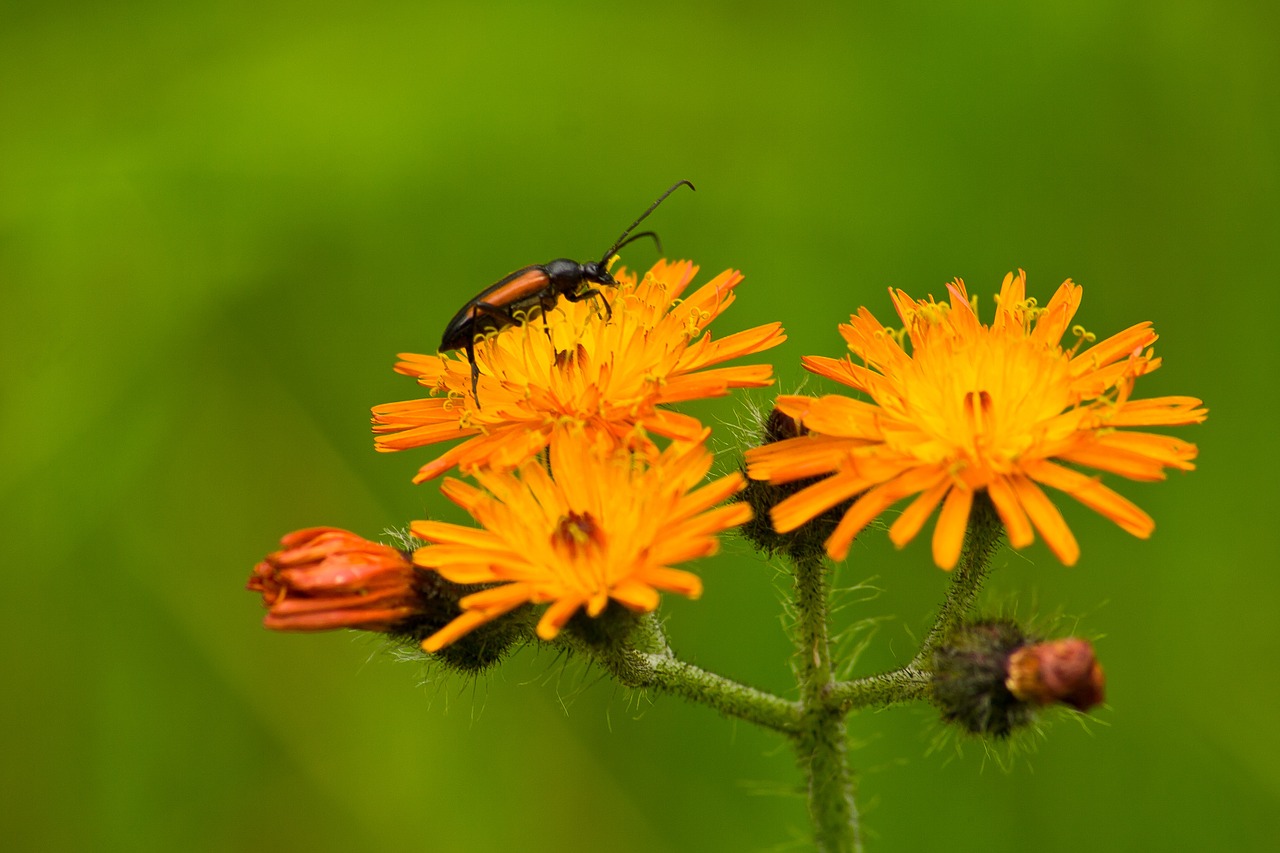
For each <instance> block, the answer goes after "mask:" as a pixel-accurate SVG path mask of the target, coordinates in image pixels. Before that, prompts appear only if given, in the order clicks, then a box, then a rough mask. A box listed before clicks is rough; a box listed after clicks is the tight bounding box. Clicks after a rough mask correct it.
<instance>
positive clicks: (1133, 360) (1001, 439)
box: [747, 271, 1206, 569]
mask: <svg viewBox="0 0 1280 853" xmlns="http://www.w3.org/2000/svg"><path fill="white" fill-rule="evenodd" d="M947 289H948V290H949V291H950V294H951V301H950V303H936V302H934V301H933V300H932V299H929V300H914V299H912V298H911V297H909V296H908V295H907V294H906V293H904V292H903V291H901V290H897V291H890V297H891V298H892V300H893V303H894V307H895V308H896V309H897V312H898V316H899V317H900V318H901V320H902V323H903V326H904V328H903V332H902V333H901V335H900V334H898V333H895V332H894V331H892V330H890V329H886V328H885V327H884V326H882V325H881V324H880V323H879V322H878V321H877V320H876V319H875V317H873V316H872V315H871V313H870V312H869V311H868V310H867V309H865V308H862V309H859V312H858V314H857V315H856V316H854V317H852V318H850V322H849V324H848V325H842V326H840V333H841V335H842V336H843V337H844V339H845V341H846V342H847V343H848V345H849V349H850V350H851V351H852V352H853V353H854V354H855V355H857V356H858V357H859V358H860V359H861V360H862V362H863V364H855V363H854V362H853V361H852V359H850V358H848V357H847V356H846V357H845V358H844V359H839V360H837V359H833V358H824V357H821V356H810V357H806V358H805V359H804V366H805V367H806V368H807V369H808V370H810V371H812V372H813V373H817V374H819V375H821V376H826V377H828V378H830V379H834V380H836V381H837V382H841V383H843V384H845V385H848V386H849V387H851V388H854V389H856V390H858V391H861V392H863V393H864V394H866V395H867V397H869V398H870V399H869V400H858V399H852V398H850V397H845V396H839V395H828V396H824V397H803V396H783V397H779V398H778V400H777V404H776V405H777V407H778V408H779V409H780V410H782V411H783V412H784V413H786V414H788V415H790V416H792V417H794V418H796V419H798V420H799V421H800V422H801V423H802V424H803V425H804V427H805V428H806V429H808V430H809V434H808V435H804V436H801V437H797V438H791V439H787V440H785V441H780V442H777V443H774V444H768V445H765V446H763V447H758V448H753V449H752V450H750V451H748V453H747V463H748V474H749V476H751V477H752V478H754V479H761V480H768V481H769V482H772V483H786V482H791V481H795V480H800V479H804V478H807V477H819V476H821V477H822V479H821V480H819V481H818V482H817V483H814V484H813V485H810V486H808V487H807V488H804V489H803V490H801V491H799V492H797V493H796V494H794V495H793V496H791V497H789V498H787V499H786V500H783V501H781V502H780V503H778V504H777V505H776V506H775V507H774V508H773V510H772V513H771V515H772V518H773V523H774V526H775V528H776V529H777V530H778V531H779V532H787V531H790V530H794V529H796V528H797V527H799V526H800V525H802V524H804V523H805V522H807V521H809V520H810V519H812V518H815V517H816V516H818V515H820V514H821V513H823V512H824V511H826V510H827V509H829V508H831V507H833V506H836V505H837V504H839V503H841V502H842V501H846V500H849V499H850V498H854V497H855V496H858V497H857V499H856V500H854V501H853V504H852V505H851V506H850V507H849V509H848V510H847V511H846V512H845V513H844V517H843V518H842V519H841V521H840V523H839V524H838V525H837V526H836V528H835V530H834V532H833V533H832V534H831V536H830V537H829V538H828V539H827V542H826V547H827V551H828V553H829V554H830V555H831V556H832V557H833V558H835V559H842V558H843V557H844V556H845V555H846V554H847V553H848V550H849V545H850V543H851V542H852V541H853V538H854V537H855V536H856V535H857V534H858V533H859V532H860V531H861V530H862V529H863V528H864V527H865V526H866V525H867V524H869V523H870V522H871V520H872V519H874V518H875V517H876V516H877V515H879V514H880V513H881V512H883V511H884V510H885V509H887V508H888V507H890V506H892V505H893V504H895V503H897V502H898V501H900V500H903V499H905V498H912V497H913V498H914V500H912V502H911V503H910V504H909V505H908V506H907V507H906V509H905V510H904V511H903V512H902V514H901V515H900V516H898V518H897V519H896V520H895V521H894V523H893V524H892V525H891V526H890V528H889V536H890V538H891V539H892V541H893V542H894V543H895V544H896V545H898V546H902V545H904V544H906V543H907V542H909V541H910V540H911V539H912V538H914V537H915V535H916V534H917V533H918V532H919V531H920V529H921V527H922V526H923V525H924V523H925V521H927V520H928V518H929V516H930V515H932V513H933V511H934V509H936V508H937V507H938V505H939V504H941V505H942V511H941V514H940V515H939V518H938V522H937V526H936V527H935V529H934V535H933V556H934V561H935V562H936V563H937V564H938V565H939V566H941V567H943V568H948V569H949V568H951V567H952V566H954V565H955V563H956V560H957V559H958V558H959V554H960V546H961V542H962V540H963V537H964V531H965V525H966V522H967V520H968V516H969V510H970V508H971V507H972V505H973V498H974V494H975V493H976V492H978V491H981V490H985V491H986V492H987V493H988V494H989V496H990V498H991V501H992V503H993V504H994V505H995V507H996V510H997V512H998V513H999V514H1000V518H1001V520H1002V521H1003V523H1004V526H1005V529H1006V531H1007V533H1008V536H1009V542H1010V544H1012V545H1013V546H1014V547H1015V548H1021V547H1025V546H1026V545H1028V544H1030V543H1031V541H1032V540H1033V538H1034V534H1033V530H1038V531H1039V532H1040V534H1041V535H1042V536H1043V537H1044V539H1045V542H1046V543H1047V544H1048V545H1049V547H1050V548H1051V549H1052V550H1053V552H1054V554H1055V555H1057V557H1058V558H1059V559H1060V560H1061V561H1062V562H1063V563H1066V564H1068V565H1070V564H1073V563H1075V561H1076V559H1077V558H1078V556H1079V547H1078V545H1077V544H1076V541H1075V538H1074V536H1073V535H1072V533H1071V530H1070V529H1069V528H1068V527H1067V525H1066V522H1065V521H1064V520H1063V518H1062V516H1061V514H1060V513H1059V512H1058V509H1057V507H1055V506H1054V504H1053V502H1052V501H1051V500H1050V499H1049V497H1048V496H1047V495H1046V494H1045V493H1044V491H1043V490H1042V488H1041V486H1050V487H1052V488H1054V489H1058V490H1060V491H1063V492H1066V493H1067V494H1069V495H1071V496H1072V497H1074V498H1075V499H1076V500H1078V501H1080V502H1081V503H1083V504H1084V505H1085V506H1088V507H1089V508H1091V509H1094V510H1096V511H1097V512H1099V513H1101V514H1102V515H1103V516H1105V517H1107V518H1109V519H1111V520H1112V521H1113V522H1115V523H1116V524H1118V525H1119V526H1120V527H1121V528H1122V529H1124V530H1127V531H1129V532H1130V533H1132V534H1134V535H1135V536H1140V537H1143V538H1146V537H1147V536H1149V535H1150V534H1151V531H1152V530H1153V528H1154V526H1155V523H1154V522H1153V521H1152V520H1151V518H1150V516H1148V515H1147V514H1146V513H1145V512H1143V511H1142V510H1141V509H1139V508H1138V507H1137V506H1135V505H1134V504H1132V503H1131V502H1129V501H1128V500H1126V499H1125V498H1123V497H1121V496H1120V495H1118V494H1116V493H1115V492H1113V491H1112V490H1111V489H1109V488H1108V487H1106V486H1104V485H1102V483H1101V482H1099V480H1098V478H1097V477H1094V476H1089V475H1087V474H1084V473H1081V472H1079V471H1077V470H1075V469H1074V468H1069V467H1066V465H1064V464H1063V463H1070V464H1072V465H1079V466H1087V467H1090V468H1095V469H1097V470H1099V471H1104V472H1110V473H1113V474H1120V475H1121V476H1124V477H1128V478H1130V479H1134V480H1159V479H1163V477H1164V469H1165V468H1176V469H1179V470H1184V471H1187V470H1191V469H1192V468H1193V467H1194V465H1193V464H1192V462H1191V460H1192V459H1194V458H1195V456H1196V447H1195V445H1193V444H1190V443H1188V442H1185V441H1182V440H1180V439H1176V438H1170V437H1168V436H1163V435H1156V434H1152V433H1147V432H1136V431H1131V430H1128V429H1125V428H1126V427H1139V426H1175V425H1182V424H1192V423H1199V422H1201V421H1203V420H1204V418H1205V414H1206V411H1205V409H1203V408H1201V407H1200V406H1201V403H1200V400H1198V399H1195V398H1193V397H1157V398H1152V399H1147V400H1134V399H1131V394H1132V391H1133V384H1134V380H1136V379H1137V377H1139V376H1141V375H1142V374H1144V373H1148V372H1150V371H1152V370H1155V369H1156V368H1157V367H1158V366H1159V364H1160V359H1158V358H1156V357H1155V356H1154V355H1153V354H1152V352H1151V350H1150V349H1149V347H1150V346H1151V344H1152V343H1154V342H1155V340H1156V334H1155V332H1154V331H1152V329H1151V324H1150V323H1145V322H1144V323H1139V324H1137V325H1135V326H1132V327H1130V328H1128V329H1126V330H1124V331H1123V332H1120V333H1119V334H1117V335H1114V336H1112V337H1110V338H1108V339H1107V340H1104V341H1102V342H1100V343H1096V344H1094V345H1092V346H1090V347H1088V348H1087V349H1084V350H1083V351H1079V350H1080V347H1081V345H1082V344H1083V343H1085V342H1087V341H1090V340H1091V337H1090V336H1089V335H1088V334H1087V333H1085V332H1084V331H1083V330H1081V329H1080V328H1079V327H1072V326H1071V320H1072V318H1073V317H1074V315H1075V313H1076V309H1077V308H1078V307H1079V305H1080V299H1081V288H1080V287H1078V286H1077V285H1075V284H1073V283H1072V282H1071V281H1070V280H1067V281H1065V282H1063V284H1062V285H1061V286H1060V287H1059V288H1058V291H1057V292H1056V293H1055V294H1054V296H1053V298H1052V299H1051V300H1050V301H1049V304H1048V305H1047V306H1045V307H1044V308H1043V309H1041V308H1037V307H1036V305H1035V302H1034V300H1028V299H1027V298H1026V277H1025V274H1023V273H1022V272H1021V271H1020V272H1019V274H1018V275H1017V276H1016V277H1015V276H1014V275H1013V274H1012V273H1011V274H1009V275H1007V276H1005V279H1004V284H1003V286H1002V287H1001V290H1000V295H999V297H998V307H997V309H996V316H995V319H994V320H993V321H992V323H991V325H989V326H988V325H984V324H982V323H980V322H979V320H978V315H977V310H976V308H975V307H974V305H973V304H972V303H971V302H970V298H969V295H968V293H967V292H966V291H965V287H964V283H963V282H962V281H960V280H959V279H957V280H956V281H955V282H953V283H952V284H949V285H947ZM1068 329H1071V331H1072V332H1073V333H1074V334H1075V335H1077V336H1078V338H1079V340H1077V341H1076V342H1075V344H1074V346H1072V347H1070V348H1064V347H1063V346H1062V337H1063V335H1064V334H1065V333H1066V332H1067V331H1068ZM903 337H905V338H906V339H907V340H909V341H910V348H909V350H908V348H907V347H906V346H905V345H904V342H903V340H902V338H903Z"/></svg>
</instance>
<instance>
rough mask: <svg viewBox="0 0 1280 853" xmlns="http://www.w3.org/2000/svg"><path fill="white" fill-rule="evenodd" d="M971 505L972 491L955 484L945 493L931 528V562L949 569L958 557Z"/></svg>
mask: <svg viewBox="0 0 1280 853" xmlns="http://www.w3.org/2000/svg"><path fill="white" fill-rule="evenodd" d="M972 507H973V491H972V490H970V489H967V488H965V487H963V486H956V487H955V488H953V489H952V490H951V491H950V492H948V493H947V499H946V500H945V501H943V503H942V512H941V513H939V514H938V523H937V525H935V526H934V528H933V562H934V563H936V564H937V565H938V567H939V568H942V569H946V570H947V571H950V570H951V569H953V568H955V565H956V561H957V560H959V559H960V548H961V546H962V545H963V544H964V531H965V528H966V527H967V526H968V524H969V510H970V509H972Z"/></svg>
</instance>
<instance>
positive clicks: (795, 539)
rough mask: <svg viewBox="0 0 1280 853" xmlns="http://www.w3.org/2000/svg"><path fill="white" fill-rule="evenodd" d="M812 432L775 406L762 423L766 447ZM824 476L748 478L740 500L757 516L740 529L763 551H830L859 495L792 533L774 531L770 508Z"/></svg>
mask: <svg viewBox="0 0 1280 853" xmlns="http://www.w3.org/2000/svg"><path fill="white" fill-rule="evenodd" d="M808 434H809V430H808V428H807V427H805V426H804V425H803V424H802V423H800V421H798V420H796V419H795V418H793V417H791V416H790V415H788V414H786V413H785V412H783V411H782V410H781V409H776V408H775V409H773V410H771V411H770V412H769V414H768V416H767V417H766V418H765V419H764V423H762V424H761V425H760V444H761V446H763V445H766V444H774V443H776V442H779V441H787V440H789V439H800V438H803V437H805V436H807V435H808ZM820 479H822V478H821V477H806V478H804V479H800V480H792V481H790V482H787V483H770V482H768V481H766V480H752V479H748V480H747V485H746V488H744V489H743V490H742V492H741V493H740V499H741V500H743V501H746V502H747V503H748V504H750V505H751V510H752V513H753V515H752V518H751V520H750V521H748V522H747V523H745V524H743V525H742V526H741V527H740V528H739V531H740V532H741V533H742V535H743V536H745V537H746V538H747V539H749V540H750V541H751V542H752V543H753V544H754V545H755V546H756V547H757V548H759V549H760V550H761V551H765V552H768V553H771V554H772V553H776V552H778V551H782V552H785V553H788V554H791V555H792V556H794V557H796V558H798V559H810V558H812V557H814V556H818V555H821V554H824V553H825V552H826V546H825V544H824V543H825V542H826V540H827V538H828V537H829V536H830V535H831V534H832V532H833V531H834V530H835V528H836V525H837V524H839V523H840V519H841V518H843V517H844V513H845V511H846V510H847V509H848V508H849V504H850V503H851V502H852V501H853V500H855V499H856V498H857V497H858V496H857V495H854V497H853V498H850V499H849V500H846V501H842V502H841V503H839V504H837V505H836V506H834V507H832V508H831V509H829V510H827V511H826V512H824V513H822V514H820V515H819V516H818V517H816V518H814V519H813V520H812V521H810V522H808V523H807V524H804V525H802V526H801V527H799V528H797V529H796V530H793V531H791V532H789V533H778V532H777V531H776V530H774V529H773V521H772V519H771V517H770V515H769V511H770V510H771V509H773V507H774V506H775V505H776V504H778V503H780V502H781V501H783V500H785V499H786V498H789V497H791V496H792V495H794V494H795V493H796V492H799V491H800V490H801V489H804V488H807V487H809V486H812V485H813V484H814V483H817V482H818V481H819V480H820Z"/></svg>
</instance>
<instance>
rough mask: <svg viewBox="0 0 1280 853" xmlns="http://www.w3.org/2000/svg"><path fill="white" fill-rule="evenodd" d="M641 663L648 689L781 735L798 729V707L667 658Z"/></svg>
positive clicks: (650, 658)
mask: <svg viewBox="0 0 1280 853" xmlns="http://www.w3.org/2000/svg"><path fill="white" fill-rule="evenodd" d="M644 659H645V662H646V663H647V664H648V665H649V666H650V667H651V668H652V672H653V679H652V681H650V682H649V686H650V687H656V688H658V689H659V690H666V691H669V692H671V693H675V694H676V695H678V696H683V697H684V698H686V699H692V700H693V701H695V702H701V703H702V704H704V705H708V706H710V707H712V708H715V709H716V710H717V711H720V712H721V713H723V714H726V715H728V716H730V717H737V718H738V719H740V720H746V721H747V722H749V723H755V724H756V725H759V726H764V727H765V728H767V729H773V730H774V731H777V732H782V733H783V734H794V733H795V732H796V731H797V729H798V728H799V726H800V706H799V704H797V703H795V702H788V701H786V700H785V699H782V698H780V697H778V696H774V695H773V694H772V693H765V692H764V691H762V690H757V689H755V688H754V687H748V686H746V685H745V684H739V683H738V682H736V681H732V680H730V679H728V678H724V677H722V676H719V675H716V674H715V673H714V672H707V671H706V670H705V669H700V668H698V667H696V666H694V665H693V664H690V663H685V662H684V661H682V660H678V659H676V658H674V657H672V656H670V655H661V654H648V655H644Z"/></svg>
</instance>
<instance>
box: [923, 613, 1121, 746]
mask: <svg viewBox="0 0 1280 853" xmlns="http://www.w3.org/2000/svg"><path fill="white" fill-rule="evenodd" d="M1103 683H1104V679H1103V675H1102V667H1101V666H1100V665H1099V664H1098V662H1097V660H1095V658H1094V654H1093V647H1092V646H1091V645H1090V644H1089V643H1088V641H1086V640H1081V639H1079V638H1077V637H1068V638H1066V639H1062V640H1050V641H1046V642H1036V641H1034V640H1032V639H1030V638H1028V637H1027V635H1026V634H1025V633H1024V632H1023V630H1022V628H1021V627H1019V626H1018V624H1017V623H1015V622H1012V621H1010V620H1007V619H992V620H987V621H982V622H974V623H971V624H968V625H965V626H963V627H961V628H959V629H957V630H956V631H955V632H954V633H953V634H952V635H951V637H950V638H948V640H947V641H946V642H945V643H943V644H942V645H941V646H940V647H939V648H938V649H937V651H935V652H934V655H933V698H934V701H935V703H936V704H937V705H938V706H939V708H940V709H941V711H942V718H943V719H944V720H946V721H947V722H953V723H956V724H958V725H960V726H963V727H964V728H965V729H967V730H968V731H970V732H973V733H974V734H980V735H991V736H993V737H1006V736H1007V735H1009V734H1010V733H1011V732H1013V731H1014V730H1015V729H1018V728H1020V727H1022V726H1024V725H1026V724H1027V723H1029V722H1030V721H1031V720H1032V718H1033V716H1034V714H1035V711H1036V710H1037V709H1038V708H1041V707H1043V706H1045V705H1051V704H1055V703H1061V704H1064V705H1068V706H1070V707H1072V708H1075V709H1076V710H1079V711H1085V710H1088V709H1089V708H1092V707H1093V706H1095V705H1097V704H1098V703H1099V702H1101V701H1102V697H1103Z"/></svg>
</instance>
